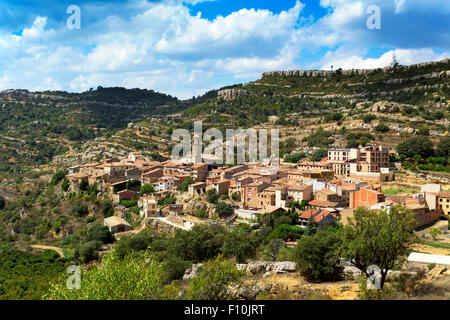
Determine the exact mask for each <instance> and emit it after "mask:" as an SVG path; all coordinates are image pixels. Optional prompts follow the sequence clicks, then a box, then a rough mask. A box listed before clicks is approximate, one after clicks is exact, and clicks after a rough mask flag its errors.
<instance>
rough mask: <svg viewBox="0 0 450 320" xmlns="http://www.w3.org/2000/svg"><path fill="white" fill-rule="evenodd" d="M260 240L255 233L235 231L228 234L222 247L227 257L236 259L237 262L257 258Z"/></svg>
mask: <svg viewBox="0 0 450 320" xmlns="http://www.w3.org/2000/svg"><path fill="white" fill-rule="evenodd" d="M259 242H260V241H259V239H258V238H257V236H256V235H255V234H254V233H251V232H246V231H233V232H229V233H227V235H226V236H225V242H224V244H223V247H222V253H223V254H224V256H225V257H234V258H236V260H237V262H239V263H242V262H245V260H246V259H250V258H253V257H255V255H256V249H257V248H258V246H259Z"/></svg>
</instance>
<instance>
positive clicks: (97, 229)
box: [86, 223, 115, 244]
mask: <svg viewBox="0 0 450 320" xmlns="http://www.w3.org/2000/svg"><path fill="white" fill-rule="evenodd" d="M86 241H99V242H101V243H104V244H107V243H113V242H114V241H115V238H114V236H113V234H112V233H111V232H110V231H109V229H108V227H106V226H102V225H101V224H98V223H97V224H94V225H93V226H91V227H90V228H89V230H88V232H87V234H86Z"/></svg>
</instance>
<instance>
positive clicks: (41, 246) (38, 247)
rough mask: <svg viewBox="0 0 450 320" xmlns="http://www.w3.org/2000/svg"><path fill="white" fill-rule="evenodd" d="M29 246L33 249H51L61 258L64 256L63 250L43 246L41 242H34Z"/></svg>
mask: <svg viewBox="0 0 450 320" xmlns="http://www.w3.org/2000/svg"><path fill="white" fill-rule="evenodd" d="M31 247H32V248H34V249H41V250H53V251H56V252H57V253H58V254H59V256H60V257H61V258H64V252H63V250H62V249H61V248H58V247H52V246H45V245H41V244H34V245H32V246H31Z"/></svg>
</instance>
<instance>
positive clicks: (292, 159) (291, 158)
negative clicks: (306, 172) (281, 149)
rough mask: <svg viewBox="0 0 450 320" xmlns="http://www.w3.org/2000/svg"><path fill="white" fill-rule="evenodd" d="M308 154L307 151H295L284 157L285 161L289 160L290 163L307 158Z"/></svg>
mask: <svg viewBox="0 0 450 320" xmlns="http://www.w3.org/2000/svg"><path fill="white" fill-rule="evenodd" d="M306 157H307V154H305V153H294V154H290V155H288V156H286V157H285V158H284V161H286V162H289V163H298V162H299V161H300V160H302V159H303V158H306Z"/></svg>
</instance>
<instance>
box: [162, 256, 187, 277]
mask: <svg viewBox="0 0 450 320" xmlns="http://www.w3.org/2000/svg"><path fill="white" fill-rule="evenodd" d="M190 266H191V264H190V263H189V262H188V261H184V260H183V259H181V258H180V257H177V256H174V255H169V256H168V257H166V259H164V262H163V269H164V273H165V276H164V283H170V282H171V281H172V280H178V279H181V278H183V275H184V273H185V271H186V269H188V268H189V267H190Z"/></svg>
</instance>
